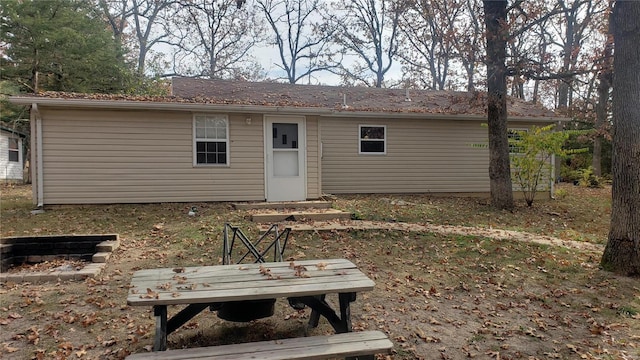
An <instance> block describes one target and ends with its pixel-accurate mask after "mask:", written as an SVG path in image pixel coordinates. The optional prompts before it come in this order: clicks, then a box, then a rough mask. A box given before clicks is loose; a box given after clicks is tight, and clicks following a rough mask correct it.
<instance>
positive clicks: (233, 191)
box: [41, 109, 264, 204]
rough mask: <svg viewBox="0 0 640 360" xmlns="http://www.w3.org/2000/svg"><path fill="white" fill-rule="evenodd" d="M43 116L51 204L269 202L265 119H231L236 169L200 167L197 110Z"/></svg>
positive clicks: (44, 113)
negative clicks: (196, 149)
mask: <svg viewBox="0 0 640 360" xmlns="http://www.w3.org/2000/svg"><path fill="white" fill-rule="evenodd" d="M41 114H42V118H43V153H44V156H43V160H44V162H43V179H44V181H43V184H44V203H45V204H78V203H145V202H194V201H231V200H233V201H238V200H262V199H264V185H263V182H264V170H263V166H264V163H263V155H262V153H263V148H264V146H263V140H262V139H263V135H262V134H263V132H262V121H253V122H252V123H251V124H246V121H245V119H246V116H239V115H230V116H229V137H230V146H229V148H230V149H229V155H230V158H229V166H220V165H216V166H211V165H209V166H206V165H205V166H194V165H193V130H192V129H193V116H192V114H191V113H190V112H155V111H106V110H105V111H99V110H92V111H83V110H67V111H64V110H52V109H46V110H43V109H41ZM256 120H258V118H257V117H256Z"/></svg>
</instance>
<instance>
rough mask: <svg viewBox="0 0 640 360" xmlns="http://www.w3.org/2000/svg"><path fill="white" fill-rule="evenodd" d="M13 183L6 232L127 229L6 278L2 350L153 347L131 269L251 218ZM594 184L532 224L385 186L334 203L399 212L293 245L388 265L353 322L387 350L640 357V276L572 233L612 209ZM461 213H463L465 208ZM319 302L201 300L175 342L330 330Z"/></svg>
mask: <svg viewBox="0 0 640 360" xmlns="http://www.w3.org/2000/svg"><path fill="white" fill-rule="evenodd" d="M2 191H3V193H2V202H1V203H0V208H1V210H2V213H1V215H2V217H1V218H0V220H1V223H2V229H1V232H2V235H3V236H17V235H22V234H27V233H28V234H38V233H42V234H46V233H95V232H98V230H101V232H103V233H106V232H117V233H119V234H120V237H121V246H120V248H118V249H117V250H116V251H115V252H114V254H113V255H112V258H111V259H110V260H109V262H108V264H107V267H106V269H105V271H104V272H103V274H102V275H101V276H100V277H99V278H98V279H89V280H86V281H84V282H61V283H47V284H24V283H19V284H18V283H15V284H14V283H7V284H2V285H1V286H0V355H1V357H2V358H3V359H122V358H124V357H125V356H126V355H128V354H130V353H135V352H144V351H149V350H150V347H151V345H152V343H153V333H154V319H153V316H152V315H153V314H152V312H151V309H150V308H139V307H135V308H134V307H130V306H128V305H127V304H126V301H125V300H126V297H127V293H128V291H129V282H130V278H131V275H132V273H133V272H134V271H135V270H138V269H143V268H151V267H168V266H189V265H200V264H217V263H220V249H221V247H220V238H221V236H220V235H221V227H220V225H219V224H220V223H221V221H222V220H231V221H234V222H237V223H240V224H242V225H243V226H244V227H245V228H249V227H255V225H253V224H251V223H248V222H245V220H244V219H245V218H246V215H247V214H246V212H242V211H237V210H232V209H231V207H230V206H229V204H198V207H199V215H198V217H197V218H189V217H187V216H185V215H184V214H185V213H186V209H189V207H190V206H191V204H158V205H137V206H134V205H131V206H127V205H121V206H120V205H118V206H116V205H113V206H78V207H58V208H54V209H49V210H48V211H47V212H46V213H45V214H40V215H30V214H29V210H30V206H31V205H30V198H29V194H28V190H26V189H25V188H21V187H17V188H3V189H2ZM569 191H573V189H569ZM576 191H578V190H576ZM583 195H584V194H582V193H581V194H580V195H572V194H569V196H571V199H570V200H571V201H577V200H581V201H582V200H584V201H587V203H585V205H584V208H585V210H584V211H583V210H579V211H578V210H575V211H574V210H573V209H574V208H575V206H574V205H572V206H570V207H567V205H566V204H567V202H564V203H560V202H559V203H554V202H548V203H543V204H540V206H539V207H538V210H536V211H538V213H536V216H538V217H540V219H535V224H533V225H531V226H529V227H522V224H523V223H524V222H523V221H522V219H520V218H518V217H519V216H522V217H526V218H530V217H531V215H532V213H528V212H527V211H529V210H526V209H521V210H518V211H516V214H504V213H491V211H492V210H488V209H486V207H485V206H484V205H483V204H482V203H479V202H478V201H477V200H471V199H468V200H460V199H455V200H453V199H432V198H429V197H426V196H411V197H401V200H402V201H403V202H405V203H404V204H403V205H401V206H396V205H397V203H396V205H394V206H392V207H391V208H389V209H386V208H381V207H382V206H386V205H380V204H386V203H388V201H386V200H384V199H380V198H376V199H371V198H360V197H352V198H342V199H337V200H336V205H337V206H339V207H341V208H343V209H347V210H350V211H351V210H352V209H351V207H355V208H357V209H358V210H359V212H360V215H359V216H360V217H362V218H364V219H363V220H365V221H371V222H377V223H379V222H385V221H386V222H387V223H388V224H389V226H388V227H387V229H386V230H379V229H371V230H355V229H350V230H333V231H316V232H295V233H293V235H292V239H291V242H290V244H289V247H288V250H287V253H288V254H290V257H291V258H293V259H315V258H319V259H321V258H337V257H340V258H347V259H350V260H351V261H353V262H354V263H356V264H357V265H358V267H359V268H360V269H362V270H363V271H364V272H365V273H367V274H368V276H370V277H371V278H372V279H374V280H375V281H376V288H375V289H374V291H372V292H369V293H362V294H359V295H358V299H357V300H356V302H355V303H354V304H353V306H352V318H353V327H354V330H356V331H357V330H365V329H379V330H382V331H384V332H386V333H387V334H388V335H389V337H390V339H392V341H393V342H394V345H395V347H394V352H393V354H392V355H389V356H386V357H382V358H389V359H469V358H473V359H640V281H639V280H638V279H633V278H626V277H620V276H616V275H614V274H611V273H607V272H604V271H601V270H599V268H598V262H599V258H600V256H601V253H602V249H603V244H602V243H591V242H586V241H579V240H576V239H587V238H593V237H602V233H603V232H604V230H602V229H601V230H598V229H594V227H593V226H591V225H592V224H596V223H597V222H598V221H600V220H601V219H600V218H601V217H603V216H606V214H602V213H599V214H595V213H594V214H593V215H594V216H593V220H588V221H585V220H584V219H585V217H584V216H585V215H584V213H588V212H590V211H591V210H588V209H592V208H596V206H597V205H594V204H599V203H600V201H602V200H601V199H600V200H598V198H592V197H586V196H583ZM589 196H595V197H603V198H606V196H607V193H606V190H604V192H603V193H595V192H594V193H593V194H591V195H589ZM578 197H584V199H576V198H578ZM591 202H593V203H591ZM372 204H373V205H372ZM407 204H408V205H407ZM447 204H448V205H447ZM373 207H376V208H377V209H378V210H376V211H380V213H381V214H392V215H393V216H394V217H395V218H396V219H394V220H397V218H400V219H401V220H403V221H404V220H406V219H409V220H411V219H413V221H410V222H408V223H407V222H398V221H388V220H385V219H381V218H380V217H379V216H377V215H376V214H375V213H374V212H371V210H370V208H373ZM432 208H434V209H435V210H434V212H433V213H429V209H432ZM449 208H452V209H449ZM465 209H467V210H465ZM469 209H470V210H469ZM443 211H451V215H446V214H444V215H442V216H446V218H447V219H448V221H439V220H438V218H437V216H440V215H438V214H441V213H442V212H443ZM464 211H472V212H473V214H478V213H480V212H485V213H488V214H489V215H487V216H490V217H491V218H492V219H495V221H494V223H496V224H504V229H501V228H495V227H493V226H484V225H482V224H480V223H478V222H476V223H474V222H473V221H469V219H472V218H473V216H476V215H471V214H467V215H464V214H461V213H462V212H464ZM532 211H533V210H532ZM384 216H387V215H384ZM414 216H415V218H413V217H414ZM458 217H460V218H461V219H465V220H464V221H462V220H461V221H454V220H453V219H457V218H458ZM483 217H485V218H486V216H485V215H483ZM510 217H513V219H512V218H510ZM542 217H546V218H545V219H542ZM552 217H554V218H555V219H554V220H551V218H552ZM427 218H428V219H429V221H428V222H426V221H419V220H417V219H423V220H424V219H427ZM434 219H435V220H434ZM527 221H528V222H529V223H533V222H534V219H531V220H527ZM25 222H28V223H25ZM447 222H448V223H447ZM451 222H457V223H453V224H452V223H451ZM574 222H575V223H576V224H574ZM555 223H558V224H560V225H559V227H558V228H557V229H556V230H553V231H548V230H545V226H546V225H545V226H540V224H555ZM578 223H579V224H582V225H579V224H578ZM394 228H395V229H394ZM505 229H508V230H505ZM514 229H518V230H514ZM256 232H257V231H256ZM537 232H539V233H537ZM545 234H554V235H557V234H560V235H561V236H550V235H545ZM563 234H564V235H563ZM329 301H337V299H333V298H332V297H330V298H329ZM178 310H179V309H178V308H177V307H172V308H171V309H170V312H177V311H178ZM308 317H309V310H308V309H305V310H302V311H296V310H294V309H292V308H290V307H289V306H288V304H287V303H286V301H284V300H282V299H280V300H278V302H277V303H276V313H275V315H274V316H272V317H270V318H266V319H261V320H257V321H253V322H250V323H230V322H225V321H222V320H220V319H218V318H217V317H216V316H215V313H210V312H203V313H202V314H200V315H198V316H197V317H196V318H194V319H193V320H192V321H191V322H189V323H188V324H186V325H185V326H183V327H182V328H180V329H179V330H178V331H176V332H175V333H172V334H171V335H169V347H170V348H181V347H198V346H207V345H216V344H223V343H233V342H246V341H257V340H265V339H277V338H283V337H291V336H303V335H305V334H309V335H316V334H323V333H330V332H331V328H330V326H329V325H327V323H326V322H323V321H322V320H321V325H320V326H319V327H318V328H316V329H311V330H308V329H307V327H306V321H307V320H308Z"/></svg>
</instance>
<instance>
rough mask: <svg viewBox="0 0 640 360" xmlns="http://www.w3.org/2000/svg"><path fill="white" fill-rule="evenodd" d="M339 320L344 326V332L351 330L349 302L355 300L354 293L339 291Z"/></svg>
mask: <svg viewBox="0 0 640 360" xmlns="http://www.w3.org/2000/svg"><path fill="white" fill-rule="evenodd" d="M338 300H339V301H340V320H341V321H342V324H343V326H344V328H345V330H346V331H345V332H351V306H350V305H351V303H352V302H354V301H356V293H340V294H339V295H338Z"/></svg>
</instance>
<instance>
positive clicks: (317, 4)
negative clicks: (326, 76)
mask: <svg viewBox="0 0 640 360" xmlns="http://www.w3.org/2000/svg"><path fill="white" fill-rule="evenodd" d="M256 3H257V6H258V7H259V8H260V9H261V10H262V12H263V13H264V16H265V18H266V20H267V23H268V24H269V26H270V28H271V30H272V36H273V44H274V45H276V46H277V47H278V54H279V56H280V63H279V64H276V66H278V67H279V68H280V69H282V70H283V71H284V72H285V73H286V79H287V81H288V82H289V83H291V84H295V83H297V82H298V81H300V80H301V79H303V78H305V77H311V75H312V74H314V73H316V72H319V71H326V70H329V69H331V68H333V67H335V65H331V64H329V63H328V61H327V60H328V59H329V58H330V57H331V55H332V50H331V48H330V40H331V38H332V37H333V34H334V28H333V27H332V26H331V23H332V22H331V21H327V19H326V18H323V16H326V14H327V13H328V10H327V8H326V5H325V3H324V2H322V1H321V0H258V1H257V2H256Z"/></svg>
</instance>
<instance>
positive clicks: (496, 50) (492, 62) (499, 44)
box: [483, 0, 513, 209]
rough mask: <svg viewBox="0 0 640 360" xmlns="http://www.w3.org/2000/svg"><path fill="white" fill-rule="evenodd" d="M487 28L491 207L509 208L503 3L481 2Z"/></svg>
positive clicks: (510, 207) (511, 190)
mask: <svg viewBox="0 0 640 360" xmlns="http://www.w3.org/2000/svg"><path fill="white" fill-rule="evenodd" d="M483 4H484V18H485V25H486V27H487V60H486V63H487V91H488V98H487V106H488V109H487V121H488V124H489V182H490V189H491V203H492V204H493V206H495V207H497V208H499V209H512V208H513V188H512V186H511V165H510V160H509V140H508V137H507V79H506V73H507V68H506V66H505V61H506V57H507V36H508V28H507V25H506V22H507V1H506V0H504V1H492V0H486V1H483Z"/></svg>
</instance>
